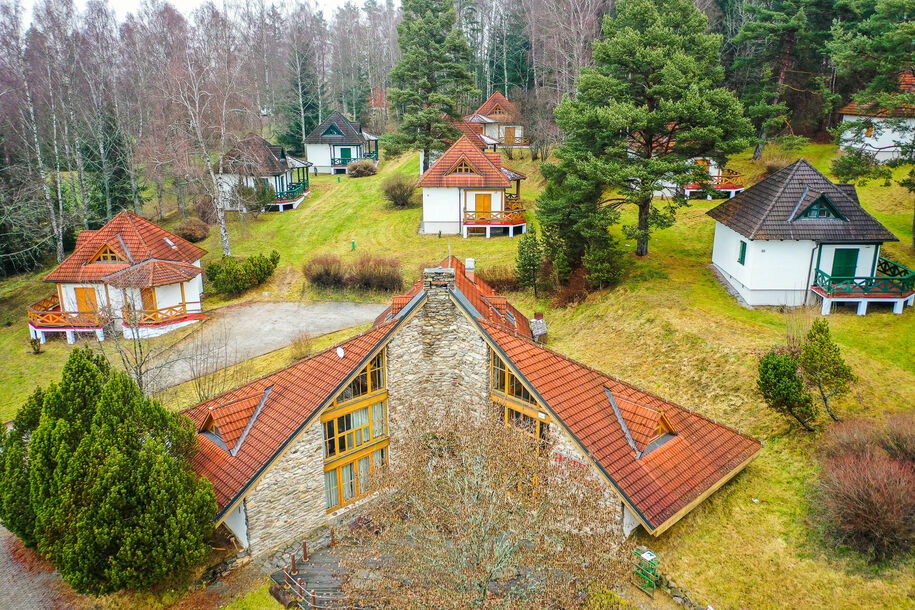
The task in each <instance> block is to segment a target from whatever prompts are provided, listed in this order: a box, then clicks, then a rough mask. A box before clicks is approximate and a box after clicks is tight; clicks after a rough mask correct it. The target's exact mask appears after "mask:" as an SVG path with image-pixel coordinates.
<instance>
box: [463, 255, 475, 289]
mask: <svg viewBox="0 0 915 610" xmlns="http://www.w3.org/2000/svg"><path fill="white" fill-rule="evenodd" d="M476 270H477V259H475V258H468V259H467V260H465V261H464V275H466V276H467V278H468V279H469V280H470V281H471V282H473V283H476V281H477V277H476Z"/></svg>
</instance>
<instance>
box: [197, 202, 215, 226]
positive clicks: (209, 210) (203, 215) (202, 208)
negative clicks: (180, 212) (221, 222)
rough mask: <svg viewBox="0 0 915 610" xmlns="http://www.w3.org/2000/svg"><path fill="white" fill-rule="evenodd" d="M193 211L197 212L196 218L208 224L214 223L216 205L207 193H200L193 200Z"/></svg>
mask: <svg viewBox="0 0 915 610" xmlns="http://www.w3.org/2000/svg"><path fill="white" fill-rule="evenodd" d="M194 213H195V214H197V218H199V219H200V220H202V221H203V222H205V223H207V224H208V225H213V224H216V220H217V217H216V205H215V204H214V203H213V198H212V197H210V196H209V195H200V196H199V197H197V199H196V200H194Z"/></svg>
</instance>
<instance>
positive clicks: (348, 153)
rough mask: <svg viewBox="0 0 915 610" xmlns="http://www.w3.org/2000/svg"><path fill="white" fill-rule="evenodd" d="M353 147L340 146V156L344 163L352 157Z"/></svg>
mask: <svg viewBox="0 0 915 610" xmlns="http://www.w3.org/2000/svg"><path fill="white" fill-rule="evenodd" d="M352 151H353V149H352V148H341V149H340V158H341V159H343V162H344V163H348V162H349V160H350V159H352V158H353V152H352Z"/></svg>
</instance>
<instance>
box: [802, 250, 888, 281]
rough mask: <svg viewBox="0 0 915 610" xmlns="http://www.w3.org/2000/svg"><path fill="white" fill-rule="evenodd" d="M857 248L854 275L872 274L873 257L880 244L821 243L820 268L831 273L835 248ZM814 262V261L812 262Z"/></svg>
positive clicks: (875, 255) (877, 254)
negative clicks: (856, 263)
mask: <svg viewBox="0 0 915 610" xmlns="http://www.w3.org/2000/svg"><path fill="white" fill-rule="evenodd" d="M839 248H842V249H850V248H857V250H858V265H857V267H855V276H870V275H874V274H873V273H872V271H873V270H874V259H875V257H877V256H879V251H880V246H877V245H873V244H867V245H858V244H823V246H822V252H821V253H820V269H821V270H823V271H825V272H826V273H829V274H832V262H833V258H834V257H835V253H836V250H837V249H839ZM814 264H816V263H814Z"/></svg>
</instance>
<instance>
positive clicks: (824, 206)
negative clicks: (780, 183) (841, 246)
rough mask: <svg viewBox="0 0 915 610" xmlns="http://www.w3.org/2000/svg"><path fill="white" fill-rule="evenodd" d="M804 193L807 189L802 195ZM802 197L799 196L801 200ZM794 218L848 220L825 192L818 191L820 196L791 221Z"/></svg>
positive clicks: (805, 192)
mask: <svg viewBox="0 0 915 610" xmlns="http://www.w3.org/2000/svg"><path fill="white" fill-rule="evenodd" d="M808 190H809V188H808ZM806 195H807V191H804V196H806ZM803 199H804V197H801V200H802V201H803ZM795 220H842V221H844V222H848V218H846V217H845V216H844V215H843V214H842V212H840V211H839V210H838V208H836V206H835V204H834V203H833V202H832V200H831V199H830V198H829V197H828V196H827V195H826V193H820V196H819V197H817V198H816V199H815V200H814V201H813V203H811V204H810V205H808V206H807V207H806V208H804V209H803V210H802V211H801V212H800V213H799V214H797V215H796V216H795V217H794V218H793V219H792V222H794V221H795Z"/></svg>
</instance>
